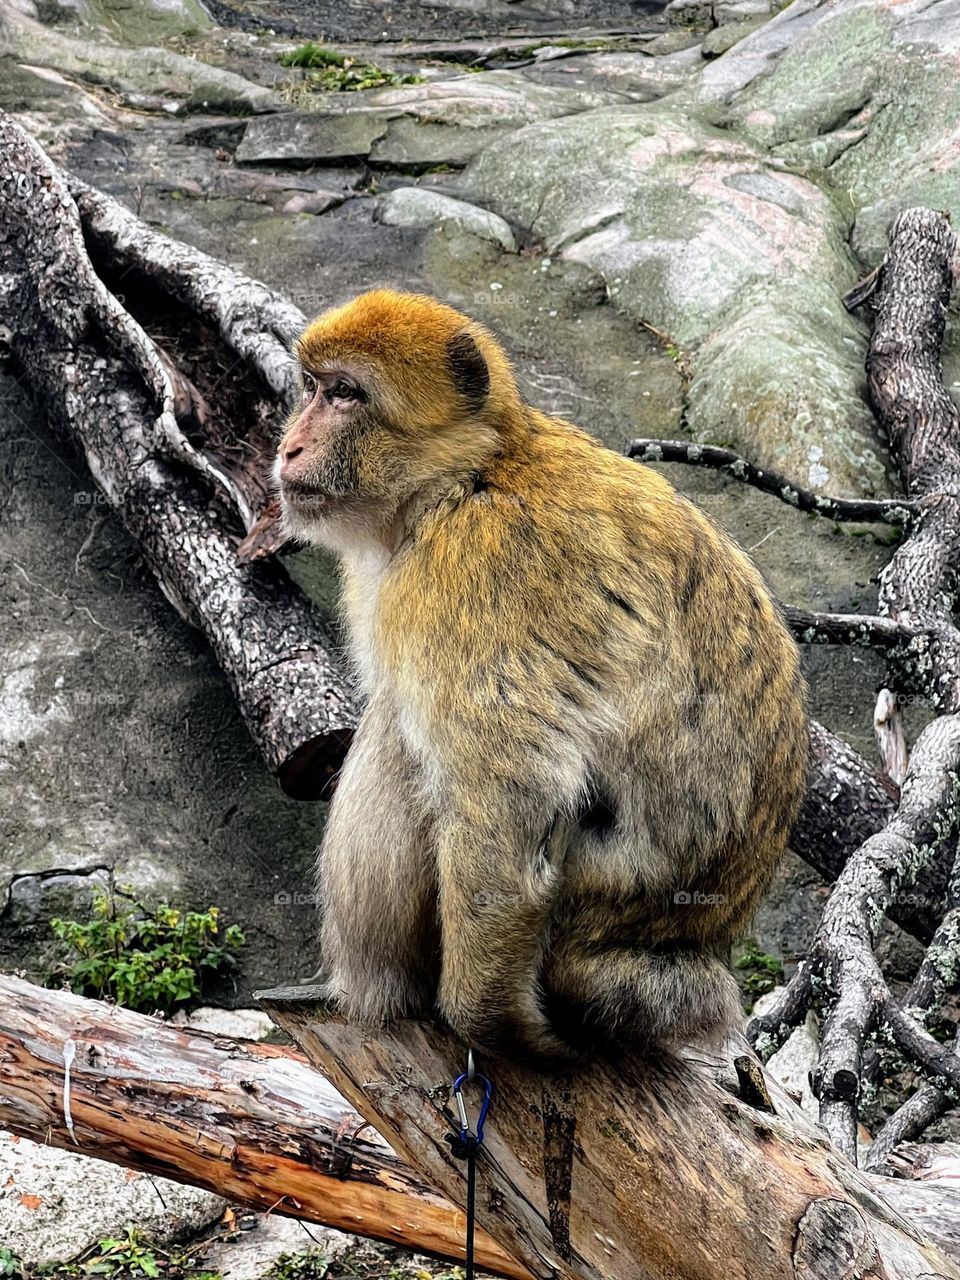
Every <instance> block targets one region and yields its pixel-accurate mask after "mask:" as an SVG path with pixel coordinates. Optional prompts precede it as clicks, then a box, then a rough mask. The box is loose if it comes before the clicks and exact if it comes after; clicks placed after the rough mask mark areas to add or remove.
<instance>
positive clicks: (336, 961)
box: [318, 699, 439, 1022]
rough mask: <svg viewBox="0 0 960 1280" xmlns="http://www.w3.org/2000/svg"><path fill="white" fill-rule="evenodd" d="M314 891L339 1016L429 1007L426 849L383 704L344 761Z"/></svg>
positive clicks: (429, 862) (428, 838)
mask: <svg viewBox="0 0 960 1280" xmlns="http://www.w3.org/2000/svg"><path fill="white" fill-rule="evenodd" d="M318 888H319V891H320V899H321V903H322V910H323V921H322V927H321V951H322V956H323V966H324V970H325V972H326V975H327V985H328V990H329V993H330V995H331V996H333V997H335V998H336V999H338V1000H339V1001H340V1003H341V1005H342V1007H343V1009H344V1012H345V1013H346V1014H347V1015H348V1016H349V1017H353V1018H356V1019H358V1020H360V1021H370V1022H382V1021H385V1020H386V1019H389V1018H397V1017H410V1016H414V1015H416V1014H418V1013H424V1012H426V1011H427V1010H429V1009H430V1008H431V1007H432V1006H433V1003H434V996H435V992H436V983H437V978H438V974H439V944H438V926H437V904H436V893H437V886H436V863H435V856H434V845H433V838H432V832H431V824H430V821H429V819H428V818H427V816H426V814H425V812H424V808H423V804H422V802H421V801H420V798H419V794H418V791H417V789H416V786H415V783H414V773H413V768H412V764H411V761H410V759H409V756H408V755H407V753H406V751H405V749H404V747H403V745H402V743H401V740H400V735H399V733H398V731H397V727H396V723H395V717H394V712H393V709H392V708H391V707H390V705H389V704H388V703H387V702H386V701H385V700H376V699H375V700H374V701H373V702H372V703H371V704H370V706H369V707H368V708H367V710H366V712H365V713H364V716H363V720H362V722H361V724H360V728H359V729H358V730H357V734H356V737H355V738H354V740H353V743H352V745H351V747H350V751H349V753H348V755H347V761H346V764H345V765H344V768H343V773H342V774H341V777H340V782H339V785H338V787H337V791H336V794H335V796H334V799H333V803H332V805H331V809H330V815H329V818H328V821H327V830H326V834H325V836H324V841H323V846H322V849H321V854H320V862H319V866H318Z"/></svg>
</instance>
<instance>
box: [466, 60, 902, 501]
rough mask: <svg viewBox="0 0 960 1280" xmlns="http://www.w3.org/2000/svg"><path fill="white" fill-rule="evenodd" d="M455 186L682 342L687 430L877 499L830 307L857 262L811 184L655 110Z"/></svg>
mask: <svg viewBox="0 0 960 1280" xmlns="http://www.w3.org/2000/svg"><path fill="white" fill-rule="evenodd" d="M721 61H722V59H721ZM462 187H463V190H464V192H465V194H468V195H469V196H470V197H471V198H474V199H477V200H478V201H479V202H480V203H482V204H484V205H486V206H488V207H489V208H491V209H493V210H494V211H496V212H497V213H499V214H501V215H502V216H503V217H505V218H507V219H509V220H510V221H511V222H514V223H518V224H520V225H522V226H525V227H529V228H530V229H531V231H532V232H533V233H534V234H535V235H536V236H537V237H538V238H539V239H541V240H542V241H543V242H544V244H545V246H546V248H547V250H548V251H549V252H551V253H559V254H561V255H562V256H563V257H564V258H567V259H571V260H574V261H577V262H582V263H584V264H586V265H588V266H590V267H592V268H593V269H594V270H596V271H599V272H600V273H601V274H602V276H603V278H604V280H605V281H606V284H607V291H608V294H609V296H610V298H611V300H612V301H613V302H614V303H615V305H616V306H617V307H619V308H620V309H622V310H623V311H625V312H626V313H627V314H629V315H630V316H632V317H633V318H634V319H635V320H637V321H639V322H642V323H644V324H646V325H650V326H652V327H653V328H654V329H656V330H657V331H659V332H661V333H662V334H663V335H664V336H665V340H667V341H669V342H671V343H673V344H675V345H676V346H677V347H679V348H689V349H690V363H691V366H692V370H693V381H692V383H691V385H690V388H689V394H688V415H687V422H688V426H690V428H691V429H692V430H693V431H694V433H695V434H696V435H697V437H698V438H700V439H704V440H721V441H723V442H725V443H730V444H734V445H736V446H738V447H740V448H741V449H743V450H744V451H746V452H748V453H749V454H750V455H751V457H753V458H754V459H756V460H757V461H758V462H760V463H761V464H763V465H768V466H777V467H785V468H786V469H787V470H788V471H791V473H792V474H795V475H796V478H797V480H798V481H801V482H802V483H810V484H812V486H813V487H814V488H829V489H831V490H832V491H834V492H845V493H862V492H864V491H866V492H869V493H882V492H885V490H886V475H885V454H884V451H883V449H882V447H881V446H880V444H879V442H878V440H877V437H876V434H875V431H874V429H873V425H872V418H871V415H870V413H869V410H868V409H867V407H866V405H865V404H864V402H863V399H862V395H861V384H862V380H863V379H862V370H863V360H864V356H865V333H864V330H863V328H862V326H861V325H860V324H859V323H858V322H855V321H853V320H851V319H850V318H849V317H848V316H847V315H846V313H845V312H844V310H843V307H842V305H841V302H840V297H841V294H842V293H843V291H844V290H845V289H846V288H848V287H849V286H850V285H852V284H853V283H854V282H855V281H856V279H857V275H858V272H859V267H858V264H857V263H856V261H855V259H854V257H853V255H852V254H851V252H850V250H849V247H848V245H847V231H848V223H847V220H846V218H845V217H844V215H843V214H842V212H841V211H840V209H839V207H838V205H837V204H836V203H835V202H834V200H833V199H832V197H831V196H830V195H829V194H828V193H827V192H825V191H824V190H823V188H822V187H821V186H820V185H818V184H817V183H816V182H814V181H813V180H812V179H810V178H807V177H804V176H801V175H800V174H798V173H795V172H791V171H790V170H789V169H788V168H787V167H786V165H785V163H784V162H783V161H782V160H780V159H778V158H772V157H770V156H769V155H768V154H767V153H766V152H765V150H764V149H763V148H762V147H760V146H758V145H755V144H753V143H752V142H750V141H749V140H746V139H737V138H736V137H735V136H732V135H731V134H730V133H729V132H728V131H727V130H724V129H721V128H718V127H716V126H714V125H711V124H708V123H703V122H701V121H699V120H698V119H697V118H696V117H695V116H694V115H692V114H691V113H690V111H689V110H688V109H686V108H685V106H684V105H683V104H682V103H678V102H677V101H676V100H666V101H663V102H660V103H651V104H638V105H631V106H614V107H606V108H601V109H596V110H593V111H588V112H584V113H582V114H580V115H577V116H574V117H569V118H565V119H560V120H551V121H546V122H543V123H541V124H535V125H530V126H528V127H527V128H525V129H522V130H519V131H518V132H517V133H516V134H514V136H513V138H512V140H511V145H510V146H509V147H505V148H491V149H488V150H486V151H484V152H483V154H482V155H480V156H479V157H478V158H477V159H476V160H475V161H474V162H473V163H472V164H471V165H470V166H469V168H468V169H467V171H466V173H465V175H464V177H463V180H462ZM811 447H816V448H819V449H820V450H821V455H820V456H819V457H818V459H817V465H816V466H815V467H811V466H810V456H809V451H810V449H811Z"/></svg>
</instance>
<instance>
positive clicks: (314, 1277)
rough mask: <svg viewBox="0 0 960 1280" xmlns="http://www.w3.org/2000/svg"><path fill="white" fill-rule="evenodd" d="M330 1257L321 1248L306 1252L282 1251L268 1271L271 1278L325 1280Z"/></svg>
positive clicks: (282, 1279)
mask: <svg viewBox="0 0 960 1280" xmlns="http://www.w3.org/2000/svg"><path fill="white" fill-rule="evenodd" d="M329 1269H330V1259H329V1258H328V1257H327V1255H326V1254H325V1253H322V1252H321V1251H320V1250H319V1249H309V1250H308V1251H307V1252H306V1253H281V1254H280V1256H279V1258H277V1259H276V1261H275V1262H274V1264H273V1266H272V1267H271V1268H270V1270H269V1272H268V1273H267V1274H268V1276H269V1280H323V1277H324V1276H325V1275H326V1274H327V1272H328V1270H329Z"/></svg>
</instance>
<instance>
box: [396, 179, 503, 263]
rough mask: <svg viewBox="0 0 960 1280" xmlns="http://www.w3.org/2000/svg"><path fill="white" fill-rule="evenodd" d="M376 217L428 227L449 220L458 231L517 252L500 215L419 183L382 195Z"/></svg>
mask: <svg viewBox="0 0 960 1280" xmlns="http://www.w3.org/2000/svg"><path fill="white" fill-rule="evenodd" d="M379 217H380V220H381V222H385V223H387V224H388V225H390V226H394V227H428V226H433V225H435V224H437V223H440V222H452V223H453V224H454V225H455V226H456V227H458V228H459V229H460V230H461V231H466V232H469V233H470V234H471V235H475V236H479V237H480V239H481V240H490V241H492V242H493V243H494V244H499V245H500V247H501V248H502V249H505V250H506V251H507V253H516V251H517V242H516V240H515V239H514V235H513V232H512V231H511V230H510V227H509V225H508V224H507V223H506V222H504V220H503V218H500V217H498V216H497V215H496V214H495V213H490V212H489V211H488V210H486V209H478V208H477V206H476V205H473V204H467V203H466V201H464V200H454V199H453V198H452V197H450V196H444V195H441V194H440V193H439V192H437V191H428V190H424V189H422V188H420V187H399V188H397V189H396V190H394V191H390V192H388V193H387V194H386V195H385V196H382V197H381V199H380V201H379Z"/></svg>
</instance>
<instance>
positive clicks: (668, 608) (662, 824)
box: [278, 291, 806, 1057]
mask: <svg viewBox="0 0 960 1280" xmlns="http://www.w3.org/2000/svg"><path fill="white" fill-rule="evenodd" d="M298 355H299V358H300V360H301V363H302V364H303V366H304V369H305V370H306V371H307V374H308V376H309V375H313V376H314V377H315V378H316V379H317V380H318V386H317V390H316V394H315V395H313V392H312V388H313V383H312V382H309V394H310V395H311V396H312V398H311V399H310V403H309V404H308V406H307V407H306V409H305V411H304V413H303V414H302V415H300V417H299V418H298V419H297V420H296V421H294V422H292V423H291V424H290V425H289V427H288V429H287V432H286V434H285V436H284V439H283V441H282V443H281V446H280V454H279V460H278V476H279V477H280V484H281V494H282V498H283V505H284V513H285V518H286V520H287V523H288V526H289V527H290V529H291V530H292V531H293V532H295V533H297V534H299V535H301V536H303V537H305V538H308V539H312V540H315V541H318V542H322V543H326V544H327V545H331V546H333V547H334V548H335V549H336V550H337V551H339V552H340V554H341V556H342V560H343V571H344V598H345V606H346V614H347V620H348V623H349V626H350V630H351V636H352V649H353V653H354V658H355V661H356V666H357V670H358V672H359V675H360V679H361V683H362V685H363V689H364V693H365V696H366V699H367V703H366V710H365V714H364V718H363V723H362V726H361V728H360V731H359V733H358V735H357V739H356V741H355V743H354V745H353V747H352V748H351V752H350V756H349V759H348V761H347V764H346V767H345V769H344V772H343V776H342V778H341V781H340V786H339V788H338V791H337V795H336V797H335V800H334V802H333V806H332V811H331V814H330V820H329V824H328V830H327V833H326V838H325V841H324V847H323V853H322V857H321V864H320V868H319V878H320V887H321V892H322V897H323V903H324V917H323V929H322V951H323V960H324V964H325V967H326V970H327V973H328V977H329V983H330V990H331V992H332V993H333V994H335V995H337V996H338V998H339V999H340V1000H341V1001H342V1004H343V1007H344V1009H345V1010H346V1011H347V1012H348V1013H349V1014H352V1015H354V1016H357V1017H361V1018H364V1019H371V1020H377V1019H382V1018H388V1017H394V1016H398V1015H404V1014H413V1013H420V1012H424V1011H427V1010H429V1009H430V1008H431V1007H432V1006H435V1007H436V1008H438V1010H439V1012H440V1013H441V1014H442V1015H443V1016H444V1017H445V1018H446V1019H447V1020H448V1021H449V1023H450V1024H451V1025H452V1026H453V1027H454V1028H455V1029H456V1030H457V1031H458V1032H460V1033H461V1034H462V1035H463V1036H464V1037H465V1038H466V1039H468V1040H470V1041H471V1042H472V1043H476V1044H480V1045H485V1046H488V1047H490V1046H493V1047H505V1048H513V1049H519V1050H521V1051H528V1052H533V1053H536V1054H539V1055H545V1056H548V1057H552V1056H570V1055H571V1054H576V1053H581V1052H588V1051H590V1049H591V1048H592V1047H593V1046H594V1045H596V1044H597V1043H598V1042H599V1043H601V1044H603V1043H605V1044H614V1045H618V1044H619V1045H631V1044H642V1043H644V1042H649V1041H654V1042H664V1041H667V1040H670V1039H672V1038H679V1037H688V1036H695V1035H702V1034H709V1033H712V1032H715V1031H717V1030H719V1029H721V1028H723V1027H725V1026H726V1025H728V1024H729V1022H730V1021H731V1020H732V1019H733V1018H734V1017H735V1016H736V1009H737V1000H736V992H735V987H734V984H733V981H732V979H731V977H730V975H729V972H728V969H727V967H726V960H727V956H728V952H729V947H730V944H731V942H732V941H733V939H734V938H735V936H736V935H737V933H738V932H739V931H740V930H741V929H742V928H743V926H744V924H745V922H746V921H747V920H748V919H749V917H750V914H751V912H752V910H753V908H754V906H755V905H756V902H757V900H758V898H759V896H760V894H761V893H762V891H763V888H764V886H765V885H766V883H767V881H768V879H769V876H770V874H771V872H772V870H773V868H774V866H775V864H776V861H777V859H778V858H779V856H780V854H781V853H782V851H783V848H784V845H785V842H786V838H787V835H788V833H789V830H790V827H791V824H792V822H793V819H794V816H795V813H796V810H797V806H798V803H799V800H800V798H801V796H802V793H803V788H804V778H805V761H806V736H805V715H804V687H803V681H802V679H801V676H800V672H799V666H798V660H797V653H796V650H795V647H794V645H793V642H792V641H791V639H790V637H789V635H788V633H787V631H786V630H785V628H784V626H783V624H782V622H781V621H780V618H779V616H778V614H777V612H776V610H775V608H774V606H773V605H772V603H771V601H770V598H769V595H768V593H767V591H766V589H765V587H764V584H763V582H762V579H761V577H760V575H759V573H758V572H757V570H756V569H755V568H754V567H753V565H752V564H751V563H750V561H749V560H748V559H747V557H746V556H745V555H744V554H743V553H742V552H741V551H740V550H738V548H737V547H736V546H735V545H734V544H733V543H732V542H731V541H730V539H729V538H727V537H726V536H725V535H724V534H723V533H722V532H721V531H720V530H719V529H718V528H717V527H716V526H715V525H713V524H712V523H711V522H710V521H709V520H708V519H707V518H706V516H704V515H703V514H702V513H701V512H700V511H699V510H697V508H696V507H694V506H693V505H692V504H691V503H690V502H688V501H687V500H686V499H685V498H683V497H681V496H679V495H678V494H677V493H676V492H675V491H674V489H673V488H672V487H671V486H670V484H669V483H668V482H667V481H666V480H665V479H664V478H663V477H662V476H660V475H659V474H657V473H655V472H653V471H651V470H649V469H648V468H645V467H642V466H640V465H638V464H637V463H635V462H631V461H628V460H627V459H625V458H623V457H621V456H620V455H618V454H616V453H613V452H611V451H610V450H608V449H606V448H603V447H602V446H601V445H599V444H598V443H597V442H596V441H595V440H594V439H592V438H591V437H590V436H588V435H586V434H585V433H584V432H582V431H580V430H578V429H577V428H576V427H573V426H571V425H570V424H568V423H566V422H563V421H560V420H559V419H555V418H548V417H546V416H545V415H544V414H542V413H540V412H539V411H538V410H536V409H533V408H531V407H529V406H527V405H525V404H523V403H522V401H521V399H520V396H519V394H518V391H517V388H516V384H515V382H514V379H513V375H512V372H511V370H510V367H509V364H508V362H507V360H506V357H505V356H504V354H503V352H502V351H501V349H500V347H499V346H498V345H497V343H496V342H495V341H494V339H493V338H492V337H491V336H490V335H489V334H488V333H487V332H486V331H485V330H484V329H483V328H482V327H481V326H479V325H477V324H476V323H474V322H472V321H470V320H468V319H466V318H465V317H463V316H461V315H459V314H458V313H457V312H455V311H453V310H452V309H451V308H449V307H445V306H443V305H442V304H440V303H438V302H436V301H435V300H433V299H430V298H424V297H416V296H412V295H406V294H395V293H390V292H386V291H381V292H377V293H373V294H367V295H364V296H362V297H360V298H358V299H356V300H354V301H353V302H351V303H348V304H347V305H346V306H345V307H341V308H339V309H337V310H335V311H332V312H329V313H327V314H326V315H324V316H321V317H320V319H319V320H317V321H315V322H314V323H313V324H312V325H311V326H310V327H309V328H308V329H307V331H306V333H305V334H304V335H303V338H302V339H301V341H300V344H299V348H298ZM344 379H345V380H346V381H344ZM348 392H349V394H348ZM281 467H282V468H283V470H282V471H281Z"/></svg>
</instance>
